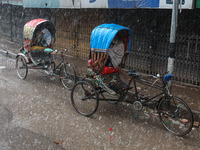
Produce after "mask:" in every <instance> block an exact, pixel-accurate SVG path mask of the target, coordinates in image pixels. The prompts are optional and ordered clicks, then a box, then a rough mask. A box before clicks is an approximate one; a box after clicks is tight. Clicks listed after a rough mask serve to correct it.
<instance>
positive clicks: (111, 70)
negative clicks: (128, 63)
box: [101, 66, 120, 75]
mask: <svg viewBox="0 0 200 150" xmlns="http://www.w3.org/2000/svg"><path fill="white" fill-rule="evenodd" d="M110 73H120V68H117V69H115V68H114V67H113V66H112V67H107V66H105V67H104V68H103V71H102V73H101V75H106V74H110Z"/></svg>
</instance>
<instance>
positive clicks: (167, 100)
mask: <svg viewBox="0 0 200 150" xmlns="http://www.w3.org/2000/svg"><path fill="white" fill-rule="evenodd" d="M103 26H104V25H103ZM108 26H109V25H108ZM104 27H105V26H104ZM97 28H98V27H97ZM97 28H95V29H94V30H96V29H97ZM100 28H103V27H102V26H100ZM105 28H108V27H105ZM94 30H93V32H92V34H93V33H94ZM102 34H104V33H102ZM92 38H93V36H92V35H91V39H92ZM97 42H98V41H97ZM96 45H98V44H96ZM128 75H129V76H130V77H131V79H130V80H129V82H128V84H127V86H126V87H125V88H124V89H121V90H119V91H118V92H117V93H116V94H113V95H115V96H117V98H113V99H112V98H106V97H105V96H104V95H103V94H104V93H109V94H110V95H112V94H111V93H110V92H108V91H107V90H105V88H102V86H101V83H100V84H99V83H98V81H99V80H98V78H99V76H98V75H96V76H93V78H91V79H90V78H83V79H82V80H81V81H78V82H77V83H76V84H75V85H74V87H73V89H72V91H71V102H72V105H73V107H74V108H75V110H76V111H77V112H78V113H79V114H81V115H84V116H86V117H90V116H92V115H93V114H94V113H95V112H96V111H97V109H98V106H99V101H107V102H109V103H115V104H116V103H119V102H126V103H130V104H133V108H134V109H135V110H137V111H141V110H142V108H143V107H144V106H149V102H153V106H154V107H153V109H154V110H155V112H157V114H158V116H159V118H160V121H161V123H162V124H163V126H164V127H165V128H166V129H167V130H168V131H170V132H171V133H173V134H175V135H178V136H183V135H186V134H188V133H189V132H190V131H191V129H192V127H193V122H194V119H193V114H192V111H191V110H190V108H189V106H188V105H187V103H186V102H184V101H183V100H182V99H180V98H177V97H175V96H173V95H172V94H171V91H170V89H169V87H168V82H169V81H170V80H172V78H173V75H172V74H167V75H163V76H162V77H160V76H153V75H150V76H151V77H154V78H155V81H154V82H149V81H147V80H144V79H141V78H140V74H139V73H136V72H135V71H133V70H130V71H129V72H128ZM100 76H101V75H100ZM157 81H160V84H155V83H156V82H157ZM137 82H139V83H142V84H144V85H146V86H150V87H153V88H156V89H158V90H161V92H160V93H159V94H156V95H154V96H153V97H148V96H145V97H144V96H142V94H141V93H139V92H138V90H137V84H136V83H137ZM131 83H133V87H134V92H133V93H132V94H131V99H130V98H127V95H128V94H129V90H130V89H132V87H131V86H132V84H131ZM158 97H159V100H155V98H158ZM151 106H152V105H151ZM90 107H91V108H90ZM174 122H175V123H174ZM180 127H181V128H180ZM179 128H180V129H179Z"/></svg>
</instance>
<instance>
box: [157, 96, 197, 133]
mask: <svg viewBox="0 0 200 150" xmlns="http://www.w3.org/2000/svg"><path fill="white" fill-rule="evenodd" d="M158 113H159V117H160V120H161V122H162V124H163V126H164V127H165V128H166V129H167V130H168V131H170V132H172V133H173V134H176V135H179V136H183V135H186V134H188V133H189V132H190V131H191V129H192V127H193V121H194V119H193V114H192V111H191V110H190V108H189V106H188V105H187V104H186V103H185V102H184V101H183V100H181V99H180V98H177V97H163V98H162V99H161V101H160V103H159V105H158Z"/></svg>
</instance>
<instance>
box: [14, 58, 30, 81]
mask: <svg viewBox="0 0 200 150" xmlns="http://www.w3.org/2000/svg"><path fill="white" fill-rule="evenodd" d="M16 71H17V75H18V77H19V78H21V79H23V80H24V79H25V78H26V77H27V74H28V66H27V63H26V60H25V58H24V57H23V56H18V57H17V59H16Z"/></svg>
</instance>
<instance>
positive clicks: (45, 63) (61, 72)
mask: <svg viewBox="0 0 200 150" xmlns="http://www.w3.org/2000/svg"><path fill="white" fill-rule="evenodd" d="M43 24H44V25H48V28H49V29H52V30H53V31H50V32H51V34H53V35H51V36H52V39H51V46H50V48H48V47H47V48H45V47H44V48H43V51H44V52H43V53H44V54H45V56H44V58H43V60H42V62H36V61H35V60H34V59H33V58H32V55H31V52H32V49H31V45H32V43H31V41H32V40H33V37H34V35H35V34H36V33H35V32H36V31H39V29H38V28H37V26H39V27H41V28H42V25H43ZM43 28H44V27H43ZM55 34H56V31H55V27H54V25H53V23H52V22H50V21H48V20H45V19H40V18H39V19H34V20H31V21H29V22H27V23H26V24H25V25H24V47H22V48H21V50H20V51H21V52H20V53H18V54H17V56H16V70H17V74H18V76H19V77H20V78H21V79H23V80H24V79H26V77H27V74H28V69H36V70H43V71H44V72H45V73H46V74H47V75H57V76H60V80H61V82H62V84H63V86H64V87H65V88H67V89H72V87H73V85H74V84H75V82H76V73H75V70H74V68H73V66H72V65H71V64H69V63H68V62H65V60H64V54H66V53H67V50H62V51H59V53H60V57H58V55H59V54H58V51H57V50H55V51H54V50H53V44H54V42H55ZM56 59H57V60H60V62H59V64H58V65H56V63H55V60H56ZM20 63H21V64H20ZM20 65H21V66H20ZM23 69H24V72H22V74H21V72H20V71H21V70H23ZM69 82H70V83H69Z"/></svg>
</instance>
